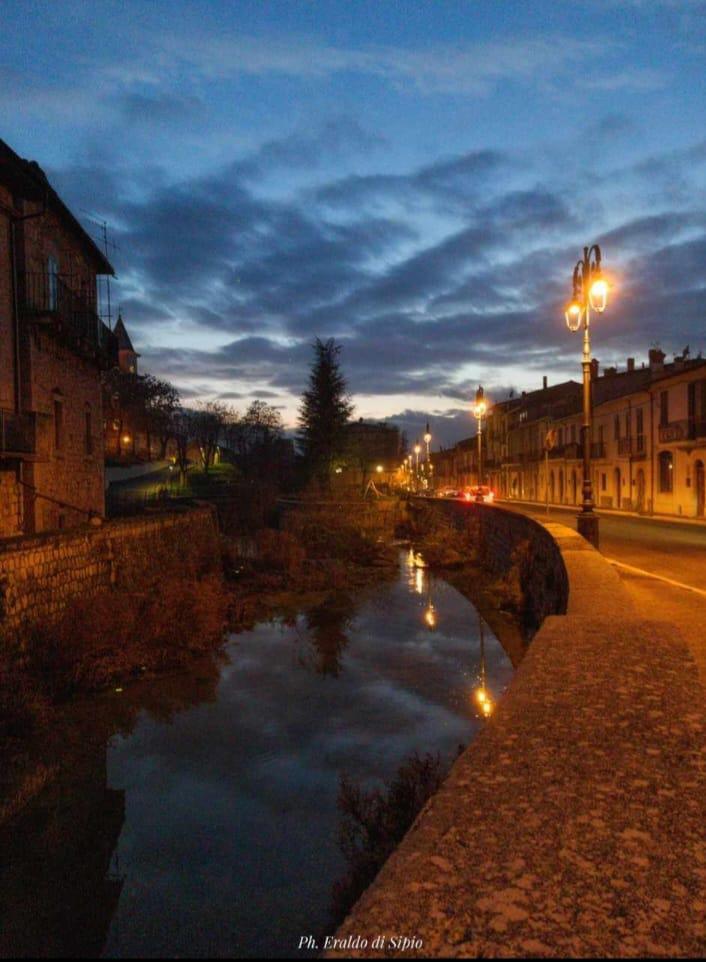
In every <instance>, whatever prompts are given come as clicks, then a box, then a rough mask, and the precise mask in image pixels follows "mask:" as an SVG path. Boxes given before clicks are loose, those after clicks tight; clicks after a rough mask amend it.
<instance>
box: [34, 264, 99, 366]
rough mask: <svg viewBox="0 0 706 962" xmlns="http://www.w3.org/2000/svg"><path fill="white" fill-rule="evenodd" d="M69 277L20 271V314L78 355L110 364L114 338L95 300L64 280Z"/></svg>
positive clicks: (69, 279) (68, 279) (67, 279)
mask: <svg viewBox="0 0 706 962" xmlns="http://www.w3.org/2000/svg"><path fill="white" fill-rule="evenodd" d="M71 280H73V279H72V278H65V277H62V276H60V275H54V274H42V273H36V272H27V273H25V274H24V275H22V278H21V282H20V304H21V311H22V314H23V315H24V316H25V317H27V318H30V319H32V320H33V321H34V322H35V323H37V324H38V325H41V326H42V327H44V328H46V329H47V330H49V331H50V333H52V334H53V335H54V336H55V337H56V338H57V339H58V340H60V341H61V342H62V343H63V344H65V345H66V346H67V347H68V348H70V349H71V350H72V351H74V352H75V353H77V354H79V355H80V356H81V357H84V358H86V359H87V360H91V361H95V362H96V363H97V364H98V366H99V367H101V368H106V369H107V368H111V367H113V366H114V365H115V364H117V357H118V345H117V338H116V337H115V335H114V334H113V332H112V331H111V330H110V329H109V328H108V327H107V326H106V325H105V324H104V323H103V322H102V321H101V319H100V318H99V317H98V314H97V313H96V309H95V304H94V303H92V302H91V300H90V299H89V298H88V297H86V296H85V295H82V294H80V293H78V292H77V291H76V290H75V289H73V288H72V286H71V284H70V283H67V281H71ZM74 283H75V281H74Z"/></svg>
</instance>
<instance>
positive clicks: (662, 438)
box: [659, 418, 706, 444]
mask: <svg viewBox="0 0 706 962" xmlns="http://www.w3.org/2000/svg"><path fill="white" fill-rule="evenodd" d="M697 438H706V421H697V420H696V418H684V419H683V420H681V421H670V422H669V424H660V426H659V442H660V444H674V443H678V442H679V441H695V440H696V439H697Z"/></svg>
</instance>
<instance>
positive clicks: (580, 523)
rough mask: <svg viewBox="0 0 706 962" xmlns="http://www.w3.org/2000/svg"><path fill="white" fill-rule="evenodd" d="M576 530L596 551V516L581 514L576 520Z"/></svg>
mask: <svg viewBox="0 0 706 962" xmlns="http://www.w3.org/2000/svg"><path fill="white" fill-rule="evenodd" d="M576 530H577V531H578V533H579V534H580V535H581V537H583V538H585V539H586V541H588V543H589V544H592V545H593V547H594V548H596V550H598V515H597V514H593V512H591V513H590V514H589V513H583V512H582V513H581V514H580V515H579V516H578V518H577V519H576Z"/></svg>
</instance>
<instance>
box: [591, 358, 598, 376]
mask: <svg viewBox="0 0 706 962" xmlns="http://www.w3.org/2000/svg"><path fill="white" fill-rule="evenodd" d="M599 368H600V364H599V363H598V361H597V360H596V359H595V357H594V358H593V360H592V361H591V380H592V381H595V380H596V378H597V377H598V371H599Z"/></svg>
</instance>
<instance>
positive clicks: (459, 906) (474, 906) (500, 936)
mask: <svg viewBox="0 0 706 962" xmlns="http://www.w3.org/2000/svg"><path fill="white" fill-rule="evenodd" d="M469 509H470V510H469ZM442 510H444V511H448V512H451V515H452V516H453V517H455V518H457V520H458V523H464V524H466V523H469V522H470V521H471V519H473V518H476V519H477V520H476V521H475V522H474V523H476V524H477V525H478V530H479V531H482V532H484V535H483V539H484V542H485V548H483V549H482V550H484V551H485V553H486V554H485V557H486V558H487V559H488V560H489V561H493V558H494V563H495V564H497V565H498V569H501V568H502V567H503V566H504V565H506V564H507V561H508V557H509V556H511V554H512V540H513V537H512V536H513V532H515V533H516V537H517V539H518V540H524V539H526V538H527V537H528V536H529V541H530V544H531V545H533V546H534V547H535V548H536V549H537V550H538V554H537V558H536V566H537V568H538V569H544V572H543V573H542V579H544V583H545V584H547V585H548V584H549V581H547V580H546V577H545V575H546V571H547V569H551V568H553V567H554V565H555V564H559V565H560V566H561V567H562V568H563V575H562V576H560V577H559V578H557V579H556V580H555V585H556V588H557V593H556V596H555V604H556V607H557V610H559V611H561V610H562V608H563V609H564V611H565V613H564V614H554V615H549V616H548V617H546V619H545V621H544V623H543V624H542V627H541V629H540V630H539V631H538V633H537V634H536V635H535V637H534V639H533V641H532V643H531V644H530V647H529V650H528V652H527V654H526V655H525V658H524V659H523V661H522V664H521V665H520V667H519V669H518V670H517V672H516V674H515V677H514V679H513V681H512V684H511V686H510V688H509V690H508V692H507V693H506V695H505V696H504V697H503V699H501V701H500V703H499V705H498V708H497V710H496V712H495V714H494V715H493V717H492V718H491V719H490V721H489V722H488V724H487V725H486V727H485V728H484V729H483V730H482V731H481V732H480V733H479V734H478V735H477V737H476V738H475V739H474V741H473V742H472V743H471V745H470V747H469V748H468V749H467V750H466V751H465V752H464V753H463V755H462V756H461V757H460V758H459V760H458V761H457V762H456V763H455V765H454V767H453V768H452V770H451V773H450V775H449V777H448V779H447V780H446V781H445V783H444V784H443V786H442V788H441V789H440V791H439V792H438V793H437V794H436V795H435V796H434V797H433V798H432V799H431V800H430V801H429V803H428V804H427V805H426V807H425V808H424V810H423V811H422V812H421V814H420V815H419V817H418V818H417V820H416V822H415V823H414V825H413V826H412V828H411V829H410V831H409V832H408V833H407V835H406V837H405V838H404V840H403V841H402V843H401V845H400V846H399V848H398V849H397V851H396V852H395V853H394V854H393V855H392V856H391V857H390V859H388V861H387V863H386V864H385V865H384V867H383V868H382V870H381V872H380V874H379V875H378V877H377V879H376V880H375V882H374V883H373V884H372V885H371V886H370V888H369V889H368V890H367V892H366V893H365V894H364V895H363V897H362V898H361V899H360V900H359V902H358V903H357V905H356V906H355V907H354V909H353V911H352V912H351V914H350V915H349V916H348V918H347V919H346V921H345V922H344V923H343V925H342V926H341V928H340V929H339V931H338V932H337V933H336V938H338V939H341V940H344V941H343V942H341V943H339V950H338V951H337V950H336V949H333V950H332V951H330V952H329V953H328V954H329V955H343V956H350V955H358V956H365V957H375V956H379V955H398V954H402V953H401V952H400V951H399V948H395V944H393V942H392V941H391V940H392V939H395V938H399V937H401V936H406V937H407V938H410V939H415V940H417V941H415V942H414V943H413V949H412V950H411V951H407V952H406V953H405V954H406V955H418V956H441V957H451V956H458V957H485V958H491V957H510V956H517V957H526V956H532V957H551V956H555V957H562V956H569V957H594V956H598V957H604V956H608V957H613V956H631V957H635V956H637V957H645V956H654V955H657V956H668V957H675V956H682V955H686V956H701V955H703V954H704V950H705V949H706V841H705V840H704V825H705V824H706V751H704V748H705V745H704V741H705V733H706V709H705V707H704V693H703V689H702V688H701V686H700V683H699V680H698V672H697V668H696V665H695V663H694V661H693V658H692V656H691V654H690V652H689V650H688V647H687V645H686V644H685V642H684V641H683V639H682V638H681V637H680V635H679V632H678V630H677V629H675V628H674V626H673V625H669V624H665V623H662V622H659V621H653V620H648V619H647V618H646V617H645V616H644V614H645V613H640V612H636V611H635V610H634V608H633V606H632V604H631V602H630V599H629V598H628V596H627V592H626V590H625V588H624V586H623V584H622V583H621V581H620V579H619V577H618V576H617V574H616V573H615V571H614V569H613V568H612V567H611V566H610V565H609V564H608V563H607V562H606V561H605V560H604V559H603V558H602V556H601V555H600V554H599V553H598V552H596V551H595V550H594V549H593V548H592V547H591V546H590V545H589V544H588V543H587V542H586V541H584V539H583V538H581V537H580V536H579V535H578V534H577V533H576V532H575V531H572V530H570V529H569V528H566V527H564V526H563V525H558V524H541V523H539V522H536V521H532V520H530V519H527V518H526V517H524V516H522V515H519V514H518V515H515V514H514V513H513V512H511V511H507V510H505V509H501V508H497V507H490V506H486V505H477V506H472V505H461V504H456V505H453V506H445V507H444V508H443V509H442ZM461 511H466V512H468V514H466V515H460V514H459V513H458V512H461ZM548 538H549V539H551V541H552V542H553V545H552V546H551V547H549V541H548V540H547V539H548ZM564 578H565V582H564ZM563 583H565V585H566V589H567V597H566V598H565V600H564V598H563V588H562V584H563ZM547 601H549V594H548V595H547ZM420 749H422V750H423V749H424V746H420ZM356 937H358V939H359V941H358V942H357V943H355V942H354V941H353V940H355V938H356ZM360 940H364V942H363V943H361V941H360ZM376 940H377V941H376ZM396 944H397V946H399V945H400V942H397V943H396ZM356 945H357V946H358V948H356ZM381 946H382V947H381ZM322 947H325V946H322ZM329 948H330V945H329Z"/></svg>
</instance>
